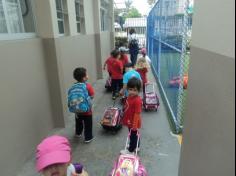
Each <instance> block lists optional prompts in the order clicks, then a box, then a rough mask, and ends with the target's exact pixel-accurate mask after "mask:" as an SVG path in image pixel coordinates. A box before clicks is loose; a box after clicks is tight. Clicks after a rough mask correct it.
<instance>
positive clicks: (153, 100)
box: [145, 92, 158, 105]
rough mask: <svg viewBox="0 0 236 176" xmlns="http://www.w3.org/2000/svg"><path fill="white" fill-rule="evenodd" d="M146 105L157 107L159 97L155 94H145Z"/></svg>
mask: <svg viewBox="0 0 236 176" xmlns="http://www.w3.org/2000/svg"><path fill="white" fill-rule="evenodd" d="M145 103H146V104H148V105H157V104H158V101H157V95H156V93H154V92H151V93H146V94H145Z"/></svg>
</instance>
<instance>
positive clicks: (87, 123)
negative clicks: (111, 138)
mask: <svg viewBox="0 0 236 176" xmlns="http://www.w3.org/2000/svg"><path fill="white" fill-rule="evenodd" d="M73 76H74V79H75V80H76V81H77V82H78V83H85V84H86V88H87V90H88V94H89V96H90V97H91V98H93V97H94V94H95V93H94V89H93V87H92V86H91V84H89V83H87V80H88V75H87V70H86V69H85V68H82V67H80V68H76V69H75V70H74V73H73ZM83 129H84V142H85V143H89V142H91V141H92V140H93V138H94V137H93V114H92V109H90V110H89V111H88V112H84V113H76V115H75V136H76V137H81V136H82V133H83Z"/></svg>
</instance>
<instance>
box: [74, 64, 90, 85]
mask: <svg viewBox="0 0 236 176" xmlns="http://www.w3.org/2000/svg"><path fill="white" fill-rule="evenodd" d="M86 72H87V70H86V69H85V68H83V67H78V68H76V69H75V70H74V73H73V76H74V79H75V80H76V81H78V82H83V78H84V77H86Z"/></svg>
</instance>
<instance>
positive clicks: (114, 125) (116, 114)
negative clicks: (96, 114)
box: [100, 101, 122, 131]
mask: <svg viewBox="0 0 236 176" xmlns="http://www.w3.org/2000/svg"><path fill="white" fill-rule="evenodd" d="M121 119H122V110H121V109H120V108H118V107H115V101H114V104H113V107H108V108H106V109H105V112H104V115H103V117H102V120H101V122H100V123H101V125H102V127H103V129H105V130H109V131H118V130H120V129H121V128H122V124H121Z"/></svg>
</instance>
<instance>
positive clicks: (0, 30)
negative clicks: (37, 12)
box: [0, 0, 35, 35]
mask: <svg viewBox="0 0 236 176" xmlns="http://www.w3.org/2000/svg"><path fill="white" fill-rule="evenodd" d="M32 32H35V27H34V19H33V13H32V8H31V0H24V1H23V0H0V34H4V35H6V34H18V33H32Z"/></svg>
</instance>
